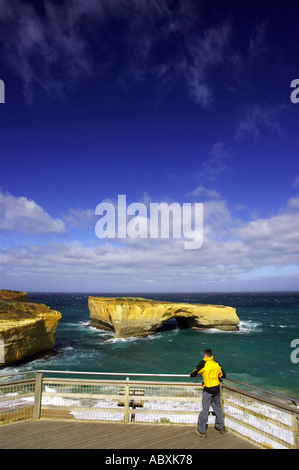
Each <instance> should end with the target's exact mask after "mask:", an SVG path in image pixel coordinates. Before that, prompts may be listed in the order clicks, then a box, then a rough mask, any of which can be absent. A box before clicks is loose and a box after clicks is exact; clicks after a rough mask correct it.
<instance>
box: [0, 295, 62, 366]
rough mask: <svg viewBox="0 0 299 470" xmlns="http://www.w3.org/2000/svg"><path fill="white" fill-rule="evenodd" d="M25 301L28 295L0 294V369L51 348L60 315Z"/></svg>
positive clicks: (45, 307)
mask: <svg viewBox="0 0 299 470" xmlns="http://www.w3.org/2000/svg"><path fill="white" fill-rule="evenodd" d="M28 299H29V298H28V293H27V292H17V291H7V290H2V291H0V366H5V365H7V364H11V363H13V362H18V361H20V360H22V359H24V358H28V357H30V356H33V355H35V354H38V353H43V352H47V351H50V350H52V349H53V347H54V344H55V338H56V329H57V325H58V322H59V320H60V318H61V313H60V312H57V311H56V310H51V309H50V307H48V306H47V305H44V304H37V303H33V302H29V301H28Z"/></svg>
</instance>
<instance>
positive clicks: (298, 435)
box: [292, 414, 299, 449]
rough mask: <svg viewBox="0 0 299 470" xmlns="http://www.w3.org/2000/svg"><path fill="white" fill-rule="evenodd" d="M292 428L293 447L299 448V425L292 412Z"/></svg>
mask: <svg viewBox="0 0 299 470" xmlns="http://www.w3.org/2000/svg"><path fill="white" fill-rule="evenodd" d="M292 428H293V436H294V447H295V449H299V427H298V418H297V416H296V415H295V414H292Z"/></svg>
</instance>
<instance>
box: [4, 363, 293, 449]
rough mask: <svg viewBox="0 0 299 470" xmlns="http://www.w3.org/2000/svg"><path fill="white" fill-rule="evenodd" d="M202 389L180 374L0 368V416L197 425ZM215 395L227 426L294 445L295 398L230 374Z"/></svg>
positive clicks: (262, 441) (264, 440)
mask: <svg viewBox="0 0 299 470" xmlns="http://www.w3.org/2000/svg"><path fill="white" fill-rule="evenodd" d="M1 379H2V380H1ZM186 379H187V380H186ZM265 395H270V398H268V397H267V396H265ZM201 396H202V383H201V382H200V381H198V380H191V379H190V376H189V375H186V374H150V373H135V372H133V373H128V372H80V371H56V370H37V371H27V372H24V373H13V374H1V375H0V423H9V422H13V421H16V420H21V419H39V418H51V419H55V418H56V419H57V418H59V419H61V418H63V419H87V420H88V419H89V420H93V419H96V420H103V421H123V422H125V423H130V422H132V421H134V422H152V423H157V422H158V423H165V424H190V425H191V424H193V425H195V424H196V422H197V417H198V413H199V412H200V410H201ZM221 400H222V406H223V411H224V418H225V425H226V427H227V429H229V430H230V431H233V432H236V433H237V434H240V435H242V436H243V437H245V438H247V439H249V440H251V441H253V442H255V443H257V444H258V445H260V446H263V447H274V448H298V447H299V445H298V442H299V437H298V436H299V431H298V418H299V407H298V405H299V400H297V399H295V398H292V397H288V396H285V395H282V394H279V393H275V392H271V391H269V390H265V389H262V388H260V387H256V386H252V385H249V384H245V383H243V382H239V381H237V380H233V379H229V378H226V379H225V380H223V381H222V383H221ZM213 420H214V417H213V416H212V415H210V417H209V423H212V422H213Z"/></svg>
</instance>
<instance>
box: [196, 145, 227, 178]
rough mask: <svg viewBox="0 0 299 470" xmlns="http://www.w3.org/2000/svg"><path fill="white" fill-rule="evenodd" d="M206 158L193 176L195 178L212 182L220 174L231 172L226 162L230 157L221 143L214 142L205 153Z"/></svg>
mask: <svg viewBox="0 0 299 470" xmlns="http://www.w3.org/2000/svg"><path fill="white" fill-rule="evenodd" d="M207 154H208V155H207V158H205V160H204V161H203V163H202V165H201V167H200V168H199V169H198V170H197V172H196V173H195V174H194V176H195V178H198V179H202V180H203V181H207V182H209V183H210V182H212V181H215V180H216V178H217V177H218V176H219V175H220V174H222V173H228V172H230V171H231V167H230V166H229V165H228V163H227V161H228V160H229V158H230V157H231V155H232V151H231V150H228V149H227V148H226V146H225V145H224V143H223V142H215V143H214V144H213V145H212V146H211V147H210V148H209V149H208V152H207Z"/></svg>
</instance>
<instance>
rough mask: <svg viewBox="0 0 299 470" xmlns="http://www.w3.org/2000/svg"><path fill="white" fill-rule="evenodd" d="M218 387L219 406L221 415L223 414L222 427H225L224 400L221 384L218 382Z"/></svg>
mask: <svg viewBox="0 0 299 470" xmlns="http://www.w3.org/2000/svg"><path fill="white" fill-rule="evenodd" d="M219 385H220V405H221V409H222V414H223V426H225V413H224V398H223V387H222V382H220V384H219Z"/></svg>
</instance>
